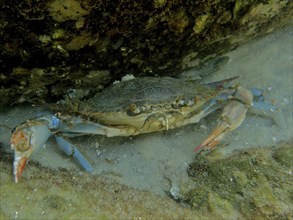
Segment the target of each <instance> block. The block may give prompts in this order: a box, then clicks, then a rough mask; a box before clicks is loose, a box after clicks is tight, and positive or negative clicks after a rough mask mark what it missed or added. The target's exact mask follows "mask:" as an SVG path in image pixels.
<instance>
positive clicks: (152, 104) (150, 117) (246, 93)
mask: <svg viewBox="0 0 293 220" xmlns="http://www.w3.org/2000/svg"><path fill="white" fill-rule="evenodd" d="M234 78H235V77H234ZM234 78H230V79H226V80H222V81H219V82H213V83H200V82H198V81H191V80H184V79H176V78H170V77H163V78H157V77H145V78H135V79H132V80H129V81H125V82H123V81H122V82H120V83H118V84H114V85H112V86H110V87H108V88H107V89H105V90H103V91H102V92H101V93H98V94H97V95H95V96H94V97H93V98H91V99H88V100H86V101H82V102H80V104H79V105H78V108H76V109H75V110H74V114H73V116H71V115H69V114H67V115H66V114H61V113H56V114H44V115H43V116H41V117H38V118H34V119H32V120H28V121H25V122H24V123H22V124H20V125H18V126H17V127H16V128H15V129H14V131H13V133H12V137H11V148H12V149H13V150H14V164H13V167H14V180H15V182H16V183H17V182H18V181H19V179H20V176H21V173H22V172H23V170H24V167H25V166H26V164H27V161H28V159H29V158H30V156H31V155H32V154H35V153H36V152H37V151H38V150H39V149H41V147H42V146H43V145H45V143H46V142H47V140H48V138H49V137H50V136H54V137H55V139H56V142H57V143H58V145H59V146H60V147H61V149H62V150H63V151H64V152H65V153H66V154H67V155H68V156H72V157H73V158H74V159H75V160H76V162H77V163H78V164H79V165H80V166H81V167H82V168H83V169H84V170H86V171H88V172H92V171H93V167H92V165H91V164H90V162H89V161H88V160H87V159H86V158H85V157H84V156H83V155H82V154H81V152H80V151H79V150H78V148H77V147H76V146H75V145H74V144H72V143H71V142H70V140H69V138H71V137H76V136H80V135H92V134H96V135H105V136H107V137H113V136H133V135H139V134H143V133H150V132H155V131H162V130H169V129H174V128H179V127H182V126H184V125H187V124H193V123H198V122H199V121H200V119H201V118H203V117H205V116H207V115H209V114H210V113H212V112H214V111H215V110H217V109H219V108H223V113H222V114H221V116H220V120H219V124H218V126H217V127H216V128H215V129H214V130H213V131H212V132H211V134H210V135H209V136H208V137H207V138H206V139H205V140H204V141H203V142H202V143H201V144H200V145H198V146H197V147H196V148H195V152H196V153H197V154H199V153H202V152H205V151H210V150H212V149H213V148H215V146H217V144H218V143H219V142H220V141H221V140H222V139H223V137H224V136H225V135H226V134H228V133H229V132H231V131H232V130H234V129H236V128H237V127H239V126H240V125H241V123H242V122H243V120H244V118H245V115H246V112H247V110H248V109H249V108H250V107H251V106H252V105H253V99H254V94H256V95H257V96H261V94H260V93H259V91H258V90H254V91H253V90H252V91H251V90H249V89H246V88H244V87H242V86H240V85H236V86H230V87H227V86H225V84H226V82H229V81H231V80H233V79H234Z"/></svg>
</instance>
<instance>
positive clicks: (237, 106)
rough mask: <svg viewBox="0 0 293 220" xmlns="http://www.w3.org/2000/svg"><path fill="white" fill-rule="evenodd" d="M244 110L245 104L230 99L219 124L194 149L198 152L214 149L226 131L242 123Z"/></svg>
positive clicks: (245, 110)
mask: <svg viewBox="0 0 293 220" xmlns="http://www.w3.org/2000/svg"><path fill="white" fill-rule="evenodd" d="M246 112H247V107H246V105H244V104H242V103H240V102H238V101H231V102H230V103H229V104H228V105H227V106H225V108H224V110H223V113H222V115H221V122H220V124H219V125H218V126H217V127H216V128H215V129H214V130H213V131H212V132H211V134H210V135H209V136H208V137H207V139H205V140H204V141H203V142H202V143H201V144H200V145H198V146H197V147H196V148H195V150H194V151H195V152H196V153H197V154H199V153H201V152H202V151H207V150H212V149H214V148H215V147H216V145H217V144H219V143H220V141H221V140H222V139H223V137H224V136H225V135H226V134H227V133H229V132H231V131H233V130H234V129H236V128H238V127H239V126H240V125H241V124H242V122H243V121H244V118H245V115H246Z"/></svg>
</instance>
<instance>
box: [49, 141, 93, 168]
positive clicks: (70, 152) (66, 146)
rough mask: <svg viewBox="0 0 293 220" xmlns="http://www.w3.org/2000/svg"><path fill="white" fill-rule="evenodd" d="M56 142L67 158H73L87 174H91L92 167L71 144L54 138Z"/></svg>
mask: <svg viewBox="0 0 293 220" xmlns="http://www.w3.org/2000/svg"><path fill="white" fill-rule="evenodd" d="M55 139H56V142H57V143H58V145H59V147H60V148H61V150H63V151H64V152H65V153H66V154H67V156H73V158H74V159H75V160H76V162H77V163H78V164H79V165H80V166H81V167H82V168H83V169H85V170H86V171H87V172H89V173H92V171H93V167H92V165H91V164H90V163H89V161H88V160H87V159H86V158H85V157H84V156H83V155H82V154H81V152H80V151H79V150H78V149H77V147H75V146H74V145H73V144H72V143H70V142H69V141H67V140H65V139H64V138H63V137H60V136H56V137H55Z"/></svg>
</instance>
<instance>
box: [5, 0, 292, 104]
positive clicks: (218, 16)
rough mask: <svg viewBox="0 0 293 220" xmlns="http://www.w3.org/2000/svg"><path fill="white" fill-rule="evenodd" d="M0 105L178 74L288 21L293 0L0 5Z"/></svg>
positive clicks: (55, 0)
mask: <svg viewBox="0 0 293 220" xmlns="http://www.w3.org/2000/svg"><path fill="white" fill-rule="evenodd" d="M0 6H1V7H0V38H1V42H0V51H1V52H0V79H1V81H0V95H1V97H2V98H1V99H0V105H6V104H15V103H20V102H25V101H27V102H31V103H42V102H50V101H57V100H59V99H60V98H61V97H62V95H64V94H65V93H66V92H68V91H69V90H70V89H72V88H75V89H77V90H78V91H82V95H83V96H87V95H91V94H93V93H95V92H96V91H98V90H100V89H102V88H103V87H104V86H106V85H108V84H109V83H110V82H112V81H114V80H115V79H120V78H121V77H122V76H123V75H125V74H133V75H135V76H154V75H155V76H162V75H169V76H176V74H178V73H179V72H180V71H182V70H183V69H189V68H192V67H196V66H198V65H200V64H201V63H202V62H203V61H205V60H208V59H210V58H212V57H215V56H217V55H219V54H222V53H225V52H227V51H229V50H231V49H233V48H235V47H237V46H238V45H240V44H242V43H244V42H246V41H248V40H250V39H253V38H255V37H257V36H260V35H263V34H265V33H268V32H271V31H272V30H274V29H275V28H277V27H280V26H282V25H284V24H287V23H289V22H290V18H291V16H292V6H293V3H292V1H288V0H277V1H257V0H234V1H233V0H231V1H225V0H207V1H198V0H197V1H181V0H170V1H166V0H152V1H130V0H122V1H105V0H86V1H78V0H63V1H59V0H50V1H49V0H45V1H39V0H31V1H21V2H15V1H10V0H3V1H1V3H0Z"/></svg>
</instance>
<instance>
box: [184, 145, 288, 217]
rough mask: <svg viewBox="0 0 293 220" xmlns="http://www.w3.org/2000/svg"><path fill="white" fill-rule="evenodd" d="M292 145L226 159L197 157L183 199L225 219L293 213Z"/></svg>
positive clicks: (245, 153) (196, 207)
mask: <svg viewBox="0 0 293 220" xmlns="http://www.w3.org/2000/svg"><path fill="white" fill-rule="evenodd" d="M292 156H293V148H292V145H287V144H285V145H282V146H281V147H278V148H269V149H260V148H259V149H251V150H246V151H241V152H237V153H235V154H233V155H231V156H229V157H226V158H224V159H216V160H215V159H211V160H210V158H213V155H211V156H210V157H209V156H208V157H207V158H206V159H199V160H195V161H194V162H193V163H192V164H190V166H189V168H188V174H189V176H190V177H191V178H192V181H190V182H189V183H188V184H186V185H185V186H184V187H182V188H183V190H182V192H183V193H182V194H183V196H182V200H183V201H185V202H186V203H188V204H190V206H191V207H192V208H194V209H197V210H200V211H205V212H209V213H210V214H212V215H218V216H220V217H221V218H223V219H227V218H229V219H230V218H236V216H238V217H239V216H240V217H244V218H247V219H252V218H253V219H262V218H273V219H289V218H291V217H292V215H291V214H292V212H291V211H292V207H291V204H292V202H293V201H292V197H293V190H292V189H293V187H292V185H293V184H292V166H291V165H292Z"/></svg>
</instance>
